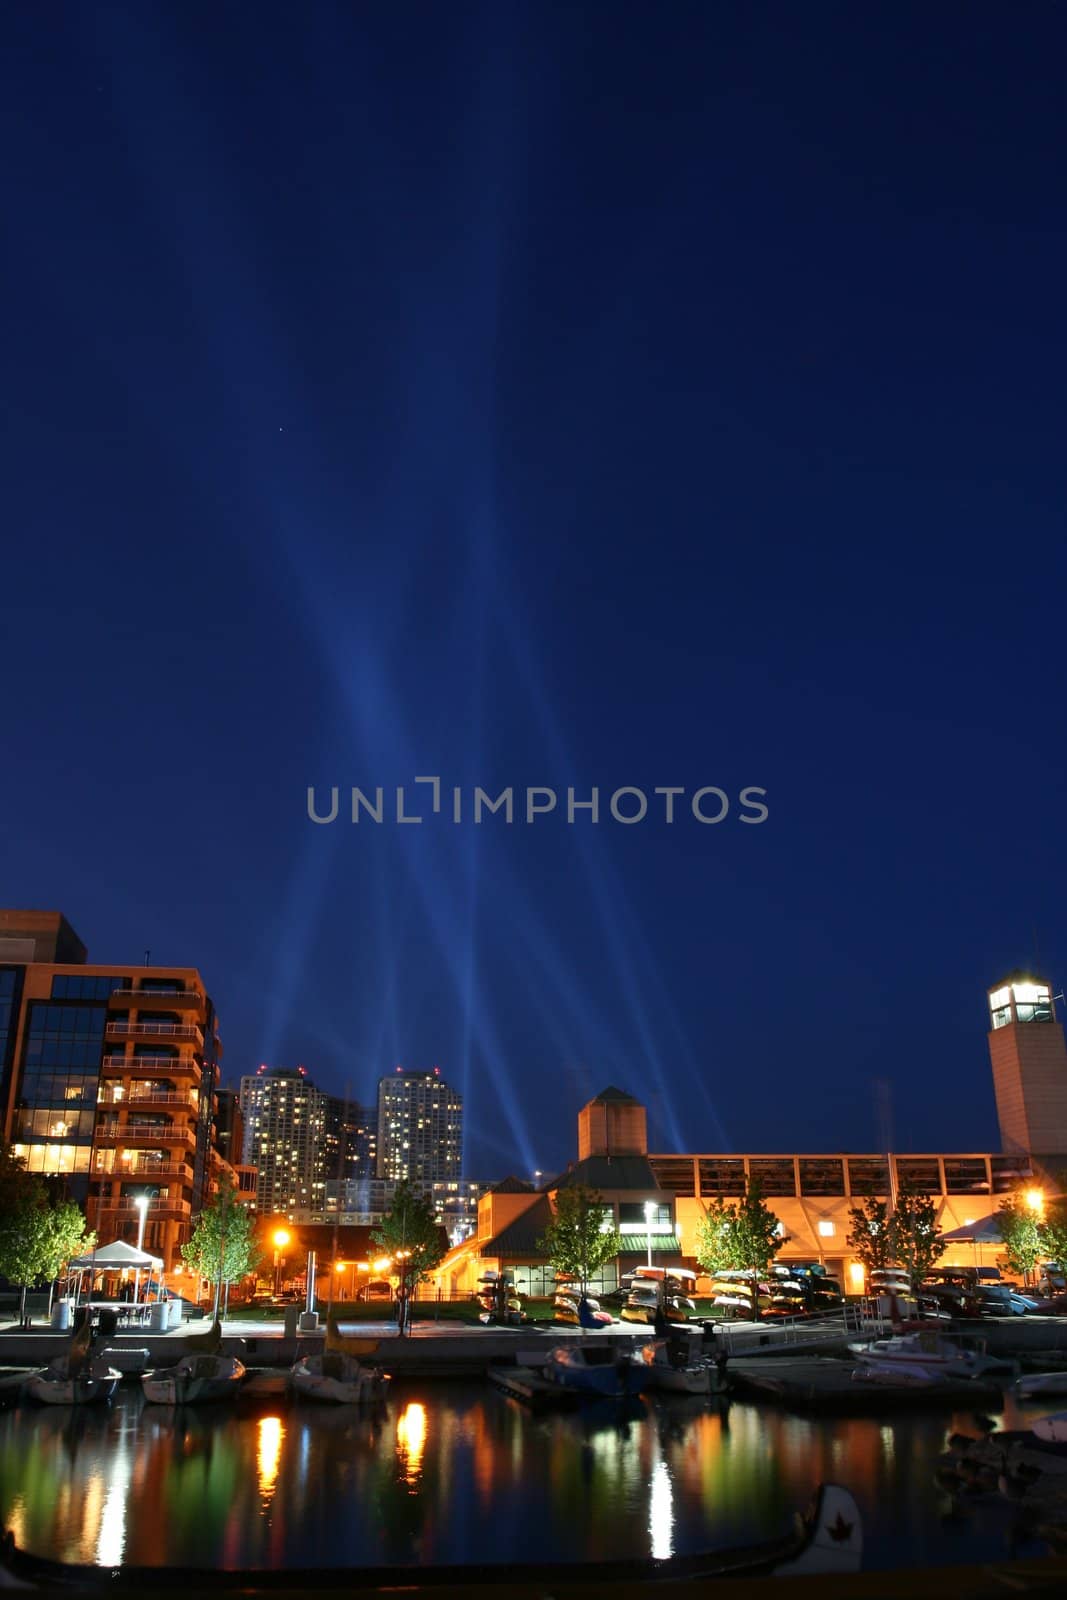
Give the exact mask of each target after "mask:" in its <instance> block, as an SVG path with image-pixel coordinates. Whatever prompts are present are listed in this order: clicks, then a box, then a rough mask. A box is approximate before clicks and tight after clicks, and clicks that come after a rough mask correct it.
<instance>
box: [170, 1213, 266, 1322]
mask: <svg viewBox="0 0 1067 1600" xmlns="http://www.w3.org/2000/svg"><path fill="white" fill-rule="evenodd" d="M182 1260H183V1261H184V1262H185V1264H186V1265H187V1266H188V1267H191V1268H192V1270H193V1271H194V1272H196V1273H198V1274H199V1275H200V1277H201V1278H207V1279H209V1280H210V1281H211V1282H213V1283H214V1284H215V1313H216V1315H218V1309H219V1296H220V1293H221V1289H222V1285H223V1284H225V1285H226V1297H227V1302H228V1301H229V1288H230V1284H231V1283H237V1282H239V1281H240V1279H241V1278H244V1277H247V1275H248V1274H249V1273H250V1272H254V1271H255V1269H256V1267H257V1266H258V1265H259V1260H260V1250H259V1246H258V1245H257V1243H256V1241H255V1219H254V1218H253V1216H252V1213H251V1212H250V1211H249V1209H248V1207H247V1206H245V1205H242V1203H241V1201H240V1199H239V1198H238V1194H237V1190H236V1189H235V1188H234V1186H233V1184H232V1183H231V1184H226V1185H224V1186H223V1187H222V1188H220V1190H219V1192H218V1194H217V1195H216V1196H215V1197H214V1199H213V1200H212V1201H211V1202H210V1204H209V1205H206V1206H205V1207H204V1209H203V1210H202V1211H201V1213H200V1215H199V1216H198V1217H197V1219H196V1226H195V1227H194V1228H193V1232H192V1237H191V1238H190V1239H189V1241H188V1243H186V1244H183V1245H182Z"/></svg>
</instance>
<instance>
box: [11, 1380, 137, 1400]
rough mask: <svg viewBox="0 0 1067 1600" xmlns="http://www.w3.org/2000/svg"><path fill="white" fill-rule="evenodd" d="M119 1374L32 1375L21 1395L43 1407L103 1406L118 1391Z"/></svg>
mask: <svg viewBox="0 0 1067 1600" xmlns="http://www.w3.org/2000/svg"><path fill="white" fill-rule="evenodd" d="M121 1376H122V1374H121V1373H120V1372H111V1373H109V1374H108V1375H107V1376H106V1377H94V1376H91V1375H89V1376H85V1377H76V1378H56V1377H50V1376H49V1375H48V1373H47V1372H35V1373H33V1375H32V1376H31V1377H29V1378H27V1379H26V1382H25V1385H24V1387H23V1391H22V1392H23V1394H24V1395H25V1397H26V1399H27V1400H35V1401H36V1402H37V1403H38V1405H42V1406H90V1405H102V1404H104V1403H105V1402H106V1401H108V1400H110V1399H111V1397H112V1395H113V1394H114V1393H115V1390H116V1389H117V1388H118V1385H119V1379H120V1378H121Z"/></svg>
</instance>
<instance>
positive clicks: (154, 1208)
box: [96, 1196, 193, 1222]
mask: <svg viewBox="0 0 1067 1600" xmlns="http://www.w3.org/2000/svg"><path fill="white" fill-rule="evenodd" d="M134 1209H135V1207H134V1203H133V1201H132V1200H131V1199H128V1198H127V1199H122V1200H97V1202H96V1211H97V1215H98V1216H103V1215H104V1213H105V1212H110V1213H112V1214H114V1215H118V1216H126V1217H128V1216H129V1214H130V1212H131V1211H133V1210H134ZM192 1213H193V1208H192V1205H191V1204H190V1202H189V1201H188V1200H166V1199H164V1198H163V1197H162V1196H158V1197H157V1198H155V1199H153V1200H152V1202H151V1204H150V1205H149V1207H148V1211H147V1212H146V1214H145V1220H146V1221H147V1222H156V1221H160V1220H161V1219H162V1218H164V1217H189V1216H192Z"/></svg>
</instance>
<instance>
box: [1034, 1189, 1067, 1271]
mask: <svg viewBox="0 0 1067 1600" xmlns="http://www.w3.org/2000/svg"><path fill="white" fill-rule="evenodd" d="M1038 1233H1039V1235H1040V1241H1041V1253H1042V1255H1043V1256H1044V1257H1045V1259H1046V1260H1048V1261H1055V1262H1056V1264H1057V1265H1058V1266H1059V1268H1060V1269H1061V1271H1062V1270H1063V1268H1065V1267H1067V1205H1065V1204H1064V1202H1063V1201H1059V1202H1055V1201H1054V1202H1052V1203H1051V1204H1050V1205H1049V1208H1048V1211H1047V1213H1046V1215H1045V1218H1044V1220H1043V1221H1042V1222H1041V1223H1040V1224H1039V1227H1038Z"/></svg>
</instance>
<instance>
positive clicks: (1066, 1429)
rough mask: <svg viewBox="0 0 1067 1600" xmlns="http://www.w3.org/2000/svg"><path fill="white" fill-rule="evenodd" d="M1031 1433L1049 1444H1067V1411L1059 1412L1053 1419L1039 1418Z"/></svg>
mask: <svg viewBox="0 0 1067 1600" xmlns="http://www.w3.org/2000/svg"><path fill="white" fill-rule="evenodd" d="M1031 1431H1032V1432H1033V1433H1034V1434H1036V1436H1037V1437H1038V1438H1039V1439H1044V1440H1045V1441H1046V1442H1047V1443H1048V1444H1067V1411H1057V1412H1056V1414H1055V1416H1053V1417H1039V1418H1038V1419H1037V1421H1036V1422H1035V1423H1034V1424H1033V1428H1032V1430H1031Z"/></svg>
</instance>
